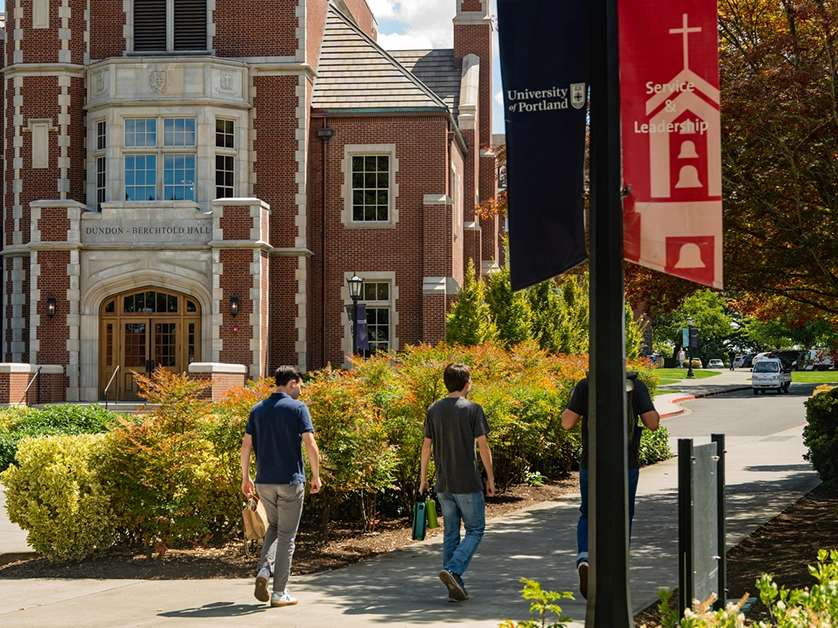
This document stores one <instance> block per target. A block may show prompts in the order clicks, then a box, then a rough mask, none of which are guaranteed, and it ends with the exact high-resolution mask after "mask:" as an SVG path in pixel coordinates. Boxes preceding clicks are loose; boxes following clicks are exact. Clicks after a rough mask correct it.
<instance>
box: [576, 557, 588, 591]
mask: <svg viewBox="0 0 838 628" xmlns="http://www.w3.org/2000/svg"><path fill="white" fill-rule="evenodd" d="M576 568H577V569H578V570H579V593H581V594H582V597H583V598H585V599H586V600H587V599H588V562H587V561H584V560H583V561H582V562H581V563H579V565H578V566H577V567H576Z"/></svg>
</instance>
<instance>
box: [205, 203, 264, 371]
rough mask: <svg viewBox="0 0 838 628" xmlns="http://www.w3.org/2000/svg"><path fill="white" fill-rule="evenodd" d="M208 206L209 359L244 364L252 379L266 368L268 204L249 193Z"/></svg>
mask: <svg viewBox="0 0 838 628" xmlns="http://www.w3.org/2000/svg"><path fill="white" fill-rule="evenodd" d="M212 212H213V239H212V242H211V243H210V245H211V246H212V248H213V250H212V258H213V281H214V282H215V284H214V285H213V319H212V339H213V342H212V345H213V351H212V358H213V362H220V363H225V364H242V365H245V366H246V367H247V371H248V373H249V376H250V377H251V378H253V379H258V378H260V377H262V376H264V375H265V369H266V368H267V350H268V345H267V342H268V339H267V335H268V333H267V331H268V307H267V299H268V288H267V286H268V277H267V274H268V257H267V256H268V252H269V251H270V248H271V247H270V246H269V245H268V229H269V227H270V213H271V212H270V208H269V206H268V204H267V203H265V202H263V201H260V200H259V199H255V198H241V199H229V198H227V199H222V200H218V201H213V204H212ZM233 296H235V297H236V298H237V299H238V314H237V315H236V316H233V314H232V312H231V309H230V303H231V298H232V297H233Z"/></svg>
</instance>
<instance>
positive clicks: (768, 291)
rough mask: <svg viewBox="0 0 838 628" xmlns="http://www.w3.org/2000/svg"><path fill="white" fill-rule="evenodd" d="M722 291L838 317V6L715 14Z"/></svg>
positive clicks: (769, 1) (771, 2) (734, 8)
mask: <svg viewBox="0 0 838 628" xmlns="http://www.w3.org/2000/svg"><path fill="white" fill-rule="evenodd" d="M719 35H720V40H719V62H720V69H721V91H722V98H721V102H722V110H721V112H722V160H723V161H722V163H723V177H724V188H725V198H724V207H725V238H726V246H725V262H726V264H725V282H726V284H727V286H728V287H730V288H734V289H738V290H743V291H746V292H748V293H750V294H752V295H754V296H755V297H756V298H757V299H771V298H772V297H781V299H782V300H790V301H792V302H794V303H797V304H804V305H808V306H811V307H812V308H814V309H816V310H821V311H823V312H828V313H831V314H838V238H836V233H838V218H836V216H837V215H838V214H836V209H838V160H836V159H835V156H836V155H838V73H837V72H838V53H836V36H838V5H836V4H835V3H834V2H828V1H827V0H722V1H721V2H720V4H719Z"/></svg>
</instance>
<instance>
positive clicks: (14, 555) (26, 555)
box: [0, 552, 40, 567]
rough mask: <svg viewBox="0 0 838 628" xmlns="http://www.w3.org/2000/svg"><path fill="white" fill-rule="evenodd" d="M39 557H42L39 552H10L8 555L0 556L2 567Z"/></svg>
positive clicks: (0, 565)
mask: <svg viewBox="0 0 838 628" xmlns="http://www.w3.org/2000/svg"><path fill="white" fill-rule="evenodd" d="M38 557H40V554H38V552H9V553H8V554H0V567H2V566H3V565H8V564H9V563H16V562H17V561H19V560H29V559H30V558H38Z"/></svg>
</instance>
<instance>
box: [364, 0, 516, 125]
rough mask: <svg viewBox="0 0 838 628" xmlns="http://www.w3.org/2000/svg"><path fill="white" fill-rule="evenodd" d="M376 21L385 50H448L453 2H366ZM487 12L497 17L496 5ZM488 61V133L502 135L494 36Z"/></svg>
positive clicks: (454, 9) (498, 70) (493, 2)
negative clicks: (490, 64) (490, 80)
mask: <svg viewBox="0 0 838 628" xmlns="http://www.w3.org/2000/svg"><path fill="white" fill-rule="evenodd" d="M367 4H369V6H370V9H372V12H373V13H374V14H375V16H376V18H377V19H378V43H379V44H381V46H382V47H384V48H385V49H387V50H410V49H426V48H452V47H453V46H454V32H453V26H452V24H451V20H452V19H453V18H454V14H455V13H456V1H455V0H422V1H421V2H418V1H417V0H404V1H402V0H367ZM489 11H490V13H491V14H492V15H497V2H496V0H490V4H489ZM494 47H495V54H494V59H493V61H492V86H493V87H492V90H493V92H494V93H493V99H492V104H493V106H494V108H493V110H492V131H493V132H494V133H503V132H504V129H503V103H502V100H501V92H500V89H501V87H500V86H501V82H500V61H499V60H498V42H497V33H496V34H495V42H494Z"/></svg>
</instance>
